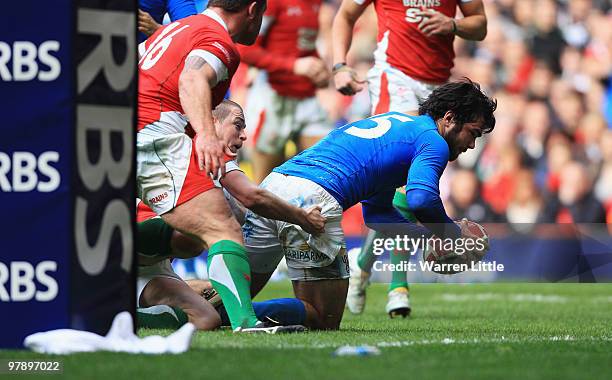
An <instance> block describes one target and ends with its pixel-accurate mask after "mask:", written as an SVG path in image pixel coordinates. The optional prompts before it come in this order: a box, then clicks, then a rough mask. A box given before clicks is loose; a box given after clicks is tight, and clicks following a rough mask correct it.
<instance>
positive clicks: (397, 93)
mask: <svg viewBox="0 0 612 380" xmlns="http://www.w3.org/2000/svg"><path fill="white" fill-rule="evenodd" d="M367 79H368V91H369V93H370V101H371V103H372V115H378V114H381V113H385V112H391V111H395V112H416V111H418V109H419V102H422V101H424V100H425V99H426V98H427V97H428V96H429V95H430V94H431V93H432V91H433V90H434V89H436V88H437V87H439V86H440V85H439V84H432V83H425V82H421V81H418V80H416V79H414V78H411V77H409V76H408V75H406V74H404V73H403V72H401V71H400V70H398V69H395V68H393V67H391V66H389V64H386V63H379V62H377V63H375V64H374V66H373V67H372V68H371V69H370V70H369V71H368V76H367Z"/></svg>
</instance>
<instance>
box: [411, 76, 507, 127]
mask: <svg viewBox="0 0 612 380" xmlns="http://www.w3.org/2000/svg"><path fill="white" fill-rule="evenodd" d="M496 108H497V100H495V99H493V98H489V97H488V96H486V95H485V94H484V93H483V92H482V90H481V89H480V85H479V84H478V83H475V82H472V81H471V80H470V79H469V78H463V79H462V80H460V81H457V82H450V83H446V84H443V85H442V86H440V87H438V88H436V89H435V90H433V92H432V93H431V95H429V96H428V97H427V99H425V101H424V102H423V103H421V104H420V106H419V115H429V116H431V117H432V118H433V119H434V120H438V119H441V118H442V117H444V115H445V114H446V112H448V111H451V112H452V113H453V115H454V120H455V122H456V123H457V124H458V125H459V126H462V125H463V124H465V123H473V122H476V121H478V120H480V119H482V120H483V121H484V124H483V127H482V132H483V133H489V132H491V131H492V130H493V128H495V116H494V115H493V112H494V111H495V109H496Z"/></svg>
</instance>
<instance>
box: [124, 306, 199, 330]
mask: <svg viewBox="0 0 612 380" xmlns="http://www.w3.org/2000/svg"><path fill="white" fill-rule="evenodd" d="M136 317H137V321H138V327H147V328H150V329H178V328H179V327H181V326H182V325H184V324H185V323H187V321H188V320H189V318H188V317H187V314H185V312H184V311H183V310H182V309H181V308H179V307H172V306H168V305H155V306H151V307H146V308H138V309H136Z"/></svg>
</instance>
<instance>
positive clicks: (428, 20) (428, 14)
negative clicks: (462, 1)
mask: <svg viewBox="0 0 612 380" xmlns="http://www.w3.org/2000/svg"><path fill="white" fill-rule="evenodd" d="M416 16H421V17H422V19H423V21H421V23H420V24H419V30H420V31H421V32H422V33H423V34H424V35H426V36H427V37H431V36H434V35H446V34H452V33H453V32H454V30H455V26H454V25H453V19H452V18H450V17H448V16H446V15H444V14H442V13H440V12H438V11H436V10H434V9H428V8H425V7H421V10H420V11H419V12H417V13H416Z"/></svg>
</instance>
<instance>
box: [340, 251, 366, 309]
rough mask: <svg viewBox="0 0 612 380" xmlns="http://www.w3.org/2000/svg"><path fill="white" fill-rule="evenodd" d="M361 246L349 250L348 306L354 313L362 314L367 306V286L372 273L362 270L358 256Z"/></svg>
mask: <svg viewBox="0 0 612 380" xmlns="http://www.w3.org/2000/svg"><path fill="white" fill-rule="evenodd" d="M360 252H361V248H353V249H351V250H350V251H348V252H347V255H348V260H349V267H350V270H351V276H350V277H349V287H348V292H347V294H346V307H347V308H348V309H349V311H350V312H351V313H352V314H361V313H363V309H364V308H365V301H366V288H367V287H368V285H369V284H370V273H368V272H366V271H364V270H361V268H360V267H359V265H358V264H357V258H358V257H359V253H360Z"/></svg>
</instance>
